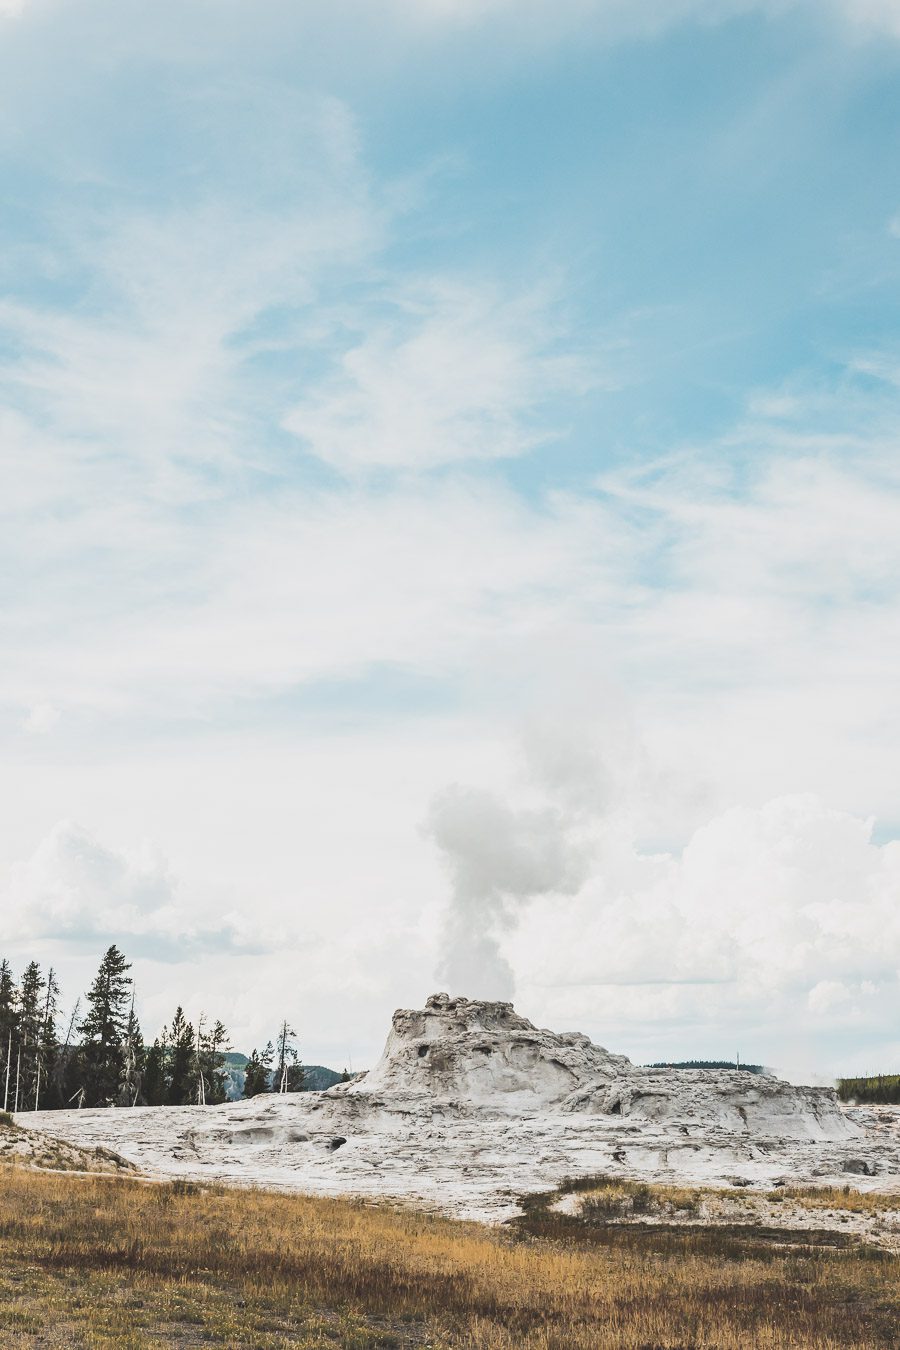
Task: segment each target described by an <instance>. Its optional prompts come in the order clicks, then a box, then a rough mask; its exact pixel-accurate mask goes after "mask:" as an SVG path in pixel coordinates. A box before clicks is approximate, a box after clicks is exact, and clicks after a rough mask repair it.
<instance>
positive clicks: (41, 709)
mask: <svg viewBox="0 0 900 1350" xmlns="http://www.w3.org/2000/svg"><path fill="white" fill-rule="evenodd" d="M58 721H59V709H58V708H54V706H53V704H52V703H34V704H32V706H31V707H30V708H29V709H28V713H27V714H26V716H25V717H24V718H23V719H22V726H23V728H24V729H25V731H31V732H34V733H35V735H38V736H46V735H47V734H48V733H49V732H51V731H52V730H53V728H54V727H55V726H56V724H57V722H58Z"/></svg>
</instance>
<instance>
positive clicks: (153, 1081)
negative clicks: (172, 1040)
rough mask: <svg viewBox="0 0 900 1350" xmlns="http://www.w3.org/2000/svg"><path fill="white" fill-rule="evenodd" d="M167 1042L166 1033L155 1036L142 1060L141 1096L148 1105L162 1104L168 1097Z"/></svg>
mask: <svg viewBox="0 0 900 1350" xmlns="http://www.w3.org/2000/svg"><path fill="white" fill-rule="evenodd" d="M167 1061H168V1044H167V1041H166V1033H165V1031H163V1034H162V1036H161V1037H160V1036H157V1037H156V1039H155V1040H154V1042H153V1044H152V1045H151V1047H150V1049H149V1050H148V1051H147V1056H146V1060H145V1062H144V1079H143V1083H142V1085H141V1089H142V1096H143V1098H144V1101H145V1102H146V1103H147V1105H148V1106H163V1105H165V1103H166V1102H167V1101H168V1099H169V1083H168V1076H167V1072H166V1070H167Z"/></svg>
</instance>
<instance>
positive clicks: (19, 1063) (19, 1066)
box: [13, 1045, 22, 1112]
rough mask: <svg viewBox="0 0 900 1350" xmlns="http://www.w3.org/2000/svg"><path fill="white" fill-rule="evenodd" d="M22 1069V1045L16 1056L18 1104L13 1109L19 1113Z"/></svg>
mask: <svg viewBox="0 0 900 1350" xmlns="http://www.w3.org/2000/svg"><path fill="white" fill-rule="evenodd" d="M21 1069H22V1047H21V1045H20V1046H19V1051H18V1054H17V1055H16V1104H15V1107H14V1108H13V1110H14V1112H18V1110H19V1074H20V1072H21Z"/></svg>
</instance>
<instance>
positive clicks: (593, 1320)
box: [0, 1167, 900, 1350]
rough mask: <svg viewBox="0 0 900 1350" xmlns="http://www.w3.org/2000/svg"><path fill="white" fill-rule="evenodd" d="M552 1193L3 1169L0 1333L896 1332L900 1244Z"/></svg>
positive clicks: (760, 1340)
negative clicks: (396, 1201) (453, 1198)
mask: <svg viewBox="0 0 900 1350" xmlns="http://www.w3.org/2000/svg"><path fill="white" fill-rule="evenodd" d="M581 1189H582V1190H583V1191H584V1194H585V1195H588V1194H589V1193H590V1187H589V1186H583V1187H582V1188H581ZM645 1189H646V1188H645ZM602 1190H603V1185H602V1183H601V1184H595V1185H594V1192H595V1193H598V1194H599V1193H600V1192H602ZM681 1194H682V1193H680V1192H678V1193H677V1195H681ZM640 1195H641V1197H643V1199H642V1200H641V1203H650V1202H651V1201H652V1202H653V1203H659V1204H662V1205H663V1208H665V1206H668V1205H669V1204H670V1203H672V1204H674V1203H681V1201H680V1200H670V1199H668V1198H665V1197H664V1198H663V1200H662V1201H653V1198H652V1196H651V1201H647V1198H646V1196H645V1194H644V1192H643V1191H642V1192H640ZM684 1196H686V1197H687V1199H686V1201H685V1203H688V1204H690V1203H691V1198H690V1193H688V1192H685V1193H684ZM839 1198H840V1193H837V1201H836V1202H838V1203H839ZM551 1200H552V1197H543V1198H541V1199H539V1200H537V1201H534V1202H533V1203H532V1204H530V1205H529V1206H528V1208H527V1210H526V1212H525V1214H524V1216H523V1218H522V1219H521V1220H520V1221H519V1223H518V1224H517V1225H515V1226H513V1227H511V1228H507V1229H501V1230H497V1231H495V1230H490V1229H486V1228H482V1227H479V1226H476V1225H472V1224H461V1223H452V1222H449V1221H445V1220H440V1219H433V1218H428V1217H423V1216H421V1215H416V1214H412V1213H407V1212H398V1211H396V1210H391V1209H388V1208H381V1207H372V1206H363V1205H361V1204H355V1203H352V1202H348V1201H337V1200H314V1199H308V1198H304V1197H301V1196H289V1195H277V1194H272V1193H265V1192H260V1191H238V1190H226V1189H222V1188H218V1187H214V1186H210V1187H206V1186H202V1187H201V1186H195V1185H190V1184H185V1183H164V1184H153V1183H147V1182H142V1181H139V1180H136V1179H133V1178H128V1177H116V1176H77V1175H72V1174H52V1173H42V1172H35V1171H30V1170H27V1169H24V1168H16V1167H10V1168H4V1169H3V1170H2V1173H0V1345H2V1346H4V1347H6V1346H15V1347H20V1346H22V1347H24V1346H35V1347H36V1346H42V1347H63V1346H65V1347H70V1346H95V1347H107V1346H117V1347H125V1348H126V1350H127V1348H130V1347H149V1346H155V1347H158V1346H160V1345H175V1346H185V1347H186V1346H191V1347H197V1346H208V1345H225V1346H254V1347H260V1350H267V1348H268V1347H281V1346H297V1347H306V1350H312V1348H313V1347H316V1348H317V1350H318V1348H320V1347H335V1346H344V1347H348V1350H364V1348H366V1350H376V1348H379V1350H386V1348H387V1347H398V1348H399V1347H432V1350H439V1348H441V1347H451V1346H453V1347H471V1348H473V1350H608V1348H609V1347H622V1348H623V1350H624V1348H625V1347H627V1348H628V1350H639V1348H640V1350H655V1348H657V1347H668V1350H676V1348H677V1350H688V1347H721V1348H722V1350H751V1348H753V1350H756V1348H757V1347H759V1350H767V1348H768V1347H793V1348H799V1347H833V1346H843V1347H849V1346H853V1347H859V1348H860V1350H862V1348H864V1347H876V1346H878V1347H887V1346H895V1345H896V1344H897V1328H898V1326H900V1261H898V1260H897V1259H896V1258H894V1257H892V1256H888V1255H886V1254H885V1253H880V1252H877V1251H874V1250H866V1249H864V1248H856V1247H854V1246H853V1245H852V1243H850V1241H849V1240H848V1238H847V1237H846V1235H843V1236H842V1237H838V1236H837V1235H834V1234H831V1235H830V1234H828V1233H824V1234H822V1233H813V1234H809V1235H803V1245H796V1243H795V1242H794V1241H791V1242H790V1243H788V1244H787V1245H785V1242H784V1241H783V1238H784V1235H781V1239H779V1240H777V1241H776V1240H774V1239H772V1238H771V1237H770V1236H767V1235H766V1234H765V1233H757V1232H756V1231H755V1230H752V1229H751V1230H747V1229H743V1230H741V1231H738V1230H737V1229H729V1228H727V1227H720V1228H713V1229H701V1230H698V1229H691V1230H686V1231H681V1232H678V1231H673V1230H672V1229H671V1228H669V1227H667V1226H666V1225H664V1224H660V1225H648V1226H647V1227H646V1228H643V1227H642V1228H637V1227H635V1226H634V1225H632V1226H630V1227H629V1226H622V1225H618V1224H616V1223H611V1222H609V1221H608V1215H606V1214H603V1213H600V1214H596V1213H594V1214H593V1215H591V1213H590V1211H589V1212H588V1216H587V1217H585V1215H584V1214H582V1213H579V1214H577V1215H570V1216H566V1215H560V1214H557V1213H554V1212H553V1211H552V1208H551ZM601 1210H602V1206H601ZM796 1236H797V1235H796V1234H795V1235H794V1238H795V1239H796ZM840 1243H843V1244H844V1245H843V1246H841V1245H836V1244H840Z"/></svg>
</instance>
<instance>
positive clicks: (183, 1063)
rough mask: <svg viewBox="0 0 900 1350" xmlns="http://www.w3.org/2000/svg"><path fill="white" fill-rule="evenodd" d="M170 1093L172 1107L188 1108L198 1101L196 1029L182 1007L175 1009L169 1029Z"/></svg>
mask: <svg viewBox="0 0 900 1350" xmlns="http://www.w3.org/2000/svg"><path fill="white" fill-rule="evenodd" d="M168 1038H169V1062H168V1074H167V1077H168V1093H167V1101H168V1104H169V1105H170V1106H187V1105H188V1103H190V1102H192V1101H195V1100H196V1093H197V1076H196V1051H195V1046H194V1028H193V1027H192V1026H191V1024H190V1022H189V1021H188V1020H187V1018H186V1017H185V1015H184V1010H183V1009H182V1008H181V1007H178V1008H176V1009H175V1016H174V1017H173V1018H172V1025H171V1026H170V1027H169V1033H168Z"/></svg>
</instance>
